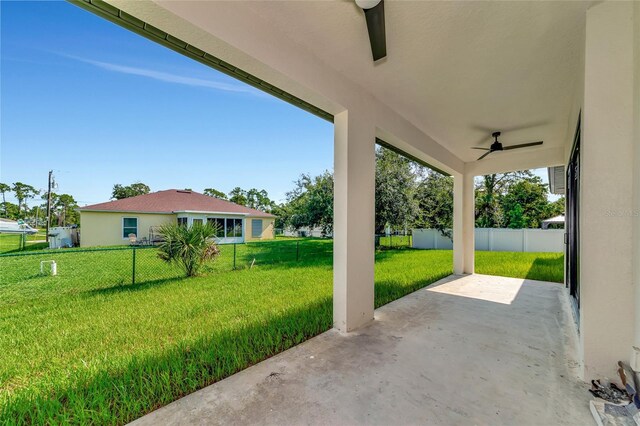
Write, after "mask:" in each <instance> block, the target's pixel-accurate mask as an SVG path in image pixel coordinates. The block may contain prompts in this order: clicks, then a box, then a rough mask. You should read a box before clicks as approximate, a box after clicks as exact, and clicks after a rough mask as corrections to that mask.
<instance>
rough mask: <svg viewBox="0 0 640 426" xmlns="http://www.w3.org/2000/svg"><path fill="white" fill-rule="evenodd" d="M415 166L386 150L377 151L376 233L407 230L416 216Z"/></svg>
mask: <svg viewBox="0 0 640 426" xmlns="http://www.w3.org/2000/svg"><path fill="white" fill-rule="evenodd" d="M411 165H412V163H411V161H410V160H408V159H407V158H405V157H402V156H401V155H399V154H397V153H395V152H394V151H391V150H389V149H386V148H382V147H378V148H377V149H376V189H375V197H376V219H375V221H376V232H377V233H381V232H384V229H385V227H386V226H387V225H390V226H391V227H404V226H407V225H408V224H409V223H410V222H412V221H413V218H414V217H415V214H416V209H417V205H416V200H415V190H416V176H415V174H414V172H413V170H412V167H411Z"/></svg>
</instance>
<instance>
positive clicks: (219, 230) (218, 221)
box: [207, 217, 224, 238]
mask: <svg viewBox="0 0 640 426" xmlns="http://www.w3.org/2000/svg"><path fill="white" fill-rule="evenodd" d="M207 223H209V224H210V225H211V226H213V227H214V228H216V237H218V238H224V219H223V218H221V217H209V218H207Z"/></svg>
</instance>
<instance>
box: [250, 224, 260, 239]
mask: <svg viewBox="0 0 640 426" xmlns="http://www.w3.org/2000/svg"><path fill="white" fill-rule="evenodd" d="M261 237H262V219H253V220H252V221H251V238H261Z"/></svg>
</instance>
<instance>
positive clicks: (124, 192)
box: [111, 182, 151, 200]
mask: <svg viewBox="0 0 640 426" xmlns="http://www.w3.org/2000/svg"><path fill="white" fill-rule="evenodd" d="M149 192H151V188H149V187H148V186H147V185H145V184H144V183H142V182H136V183H132V184H131V185H127V186H124V185H120V184H119V183H117V184H115V185H113V191H112V192H111V198H112V199H114V200H122V199H123V198H129V197H135V196H136V195H143V194H148V193H149Z"/></svg>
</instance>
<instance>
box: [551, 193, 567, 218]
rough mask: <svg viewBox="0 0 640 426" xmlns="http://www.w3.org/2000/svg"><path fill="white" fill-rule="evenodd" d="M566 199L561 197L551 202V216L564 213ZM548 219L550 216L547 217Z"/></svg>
mask: <svg viewBox="0 0 640 426" xmlns="http://www.w3.org/2000/svg"><path fill="white" fill-rule="evenodd" d="M564 207H565V199H564V197H560V198H558V199H557V200H555V201H553V202H550V203H549V213H548V215H549V217H554V216H560V215H564ZM547 219H548V218H547Z"/></svg>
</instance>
